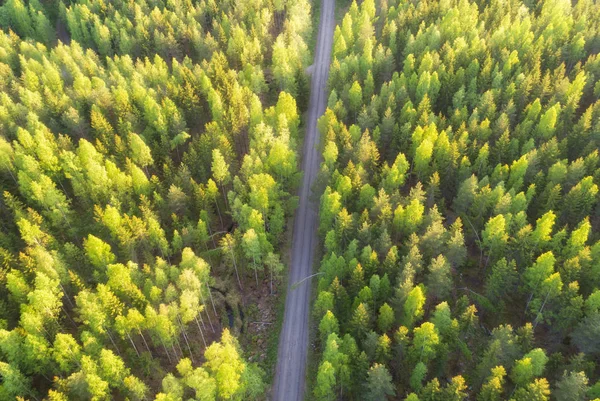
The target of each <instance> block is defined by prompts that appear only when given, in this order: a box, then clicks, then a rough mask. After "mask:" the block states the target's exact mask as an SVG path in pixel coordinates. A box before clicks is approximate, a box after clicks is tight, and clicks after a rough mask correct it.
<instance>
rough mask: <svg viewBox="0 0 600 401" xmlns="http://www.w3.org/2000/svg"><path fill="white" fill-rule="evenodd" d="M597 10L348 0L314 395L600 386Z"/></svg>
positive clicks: (329, 138) (545, 396) (417, 396)
mask: <svg viewBox="0 0 600 401" xmlns="http://www.w3.org/2000/svg"><path fill="white" fill-rule="evenodd" d="M599 24H600V7H599V6H598V4H597V2H593V1H588V0H582V1H578V2H573V3H571V2H570V1H568V0H540V1H533V0H532V1H529V0H525V1H523V2H522V1H520V0H492V1H478V0H474V1H472V0H447V1H428V0H425V1H416V0H414V1H413V0H382V1H379V2H377V4H375V2H374V1H373V0H364V1H363V2H362V3H361V4H360V6H359V5H357V4H356V3H353V4H352V5H351V6H350V7H349V9H348V12H347V13H346V14H345V16H344V17H343V20H342V22H341V24H340V25H339V26H338V27H337V28H336V30H335V36H334V44H333V61H332V65H331V71H330V78H329V88H330V95H329V101H328V108H327V111H326V112H325V114H324V115H323V116H322V117H321V119H320V120H319V129H320V132H321V135H322V138H321V139H322V149H321V150H322V154H323V163H322V167H321V173H320V184H321V188H323V190H324V192H323V194H322V196H321V201H320V228H319V230H320V234H321V235H322V239H323V243H324V255H323V258H322V262H321V266H320V272H321V276H320V278H319V283H318V295H317V298H316V300H315V304H314V310H313V312H314V319H315V324H316V326H317V327H318V339H317V342H318V348H319V354H320V356H319V364H318V368H317V369H316V372H315V377H314V388H313V395H314V397H315V399H317V400H334V399H352V400H384V399H390V397H392V398H393V399H398V400H399V399H403V400H410V401H418V400H426V401H434V400H435V401H438V400H439V401H450V400H452V401H454V400H463V399H466V398H468V399H472V400H474V399H477V400H480V401H491V400H514V401H525V400H536V401H538V400H539V401H542V400H556V401H567V400H573V401H575V400H582V401H583V400H588V399H596V398H599V397H600V382H599V381H598V379H599V378H600V365H599V364H598V361H599V357H600V340H599V339H600V241H599V237H598V228H599V225H600V208H599V203H598V198H599V197H598V184H599V183H600V165H599V155H598V148H599V146H600V126H599V125H598V124H599V121H600V119H599V117H600V102H599V101H598V100H599V95H600V85H599V84H598V78H599V76H600V58H599V57H598V55H597V53H598V50H599V49H600V37H599V33H600V32H599Z"/></svg>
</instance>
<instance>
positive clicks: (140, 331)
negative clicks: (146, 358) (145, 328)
mask: <svg viewBox="0 0 600 401" xmlns="http://www.w3.org/2000/svg"><path fill="white" fill-rule="evenodd" d="M138 333H140V336H141V337H142V340H143V341H144V345H145V346H146V349H147V350H148V352H149V353H150V356H152V351H150V347H149V346H148V343H147V342H146V337H144V334H143V333H142V330H140V328H139V327H138Z"/></svg>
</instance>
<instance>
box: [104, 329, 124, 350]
mask: <svg viewBox="0 0 600 401" xmlns="http://www.w3.org/2000/svg"><path fill="white" fill-rule="evenodd" d="M106 334H108V338H110V342H111V343H112V345H113V346H114V347H115V349H116V350H117V354H119V356H121V351H119V347H117V344H115V340H114V339H113V337H112V336H111V335H110V330H106Z"/></svg>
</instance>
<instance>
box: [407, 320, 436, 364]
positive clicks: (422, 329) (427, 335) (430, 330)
mask: <svg viewBox="0 0 600 401" xmlns="http://www.w3.org/2000/svg"><path fill="white" fill-rule="evenodd" d="M439 343H440V337H439V335H438V331H437V329H436V327H435V326H434V324H433V323H430V322H425V323H423V324H422V325H421V326H419V327H417V328H415V330H414V338H413V345H412V347H411V351H410V352H411V355H412V357H413V359H414V360H416V361H419V362H424V363H427V362H428V361H429V360H431V359H433V358H434V357H435V355H436V351H437V346H438V344H439Z"/></svg>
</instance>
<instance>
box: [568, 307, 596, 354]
mask: <svg viewBox="0 0 600 401" xmlns="http://www.w3.org/2000/svg"><path fill="white" fill-rule="evenodd" d="M598 336H600V313H593V314H592V315H590V316H587V317H585V318H584V319H583V320H582V321H581V322H580V323H579V324H578V325H577V326H576V327H575V329H574V330H573V333H572V334H571V338H572V339H573V343H575V345H576V346H577V348H579V350H580V351H581V352H585V353H586V354H600V344H599V343H598V341H597V339H598V338H599V337H598Z"/></svg>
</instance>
